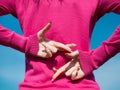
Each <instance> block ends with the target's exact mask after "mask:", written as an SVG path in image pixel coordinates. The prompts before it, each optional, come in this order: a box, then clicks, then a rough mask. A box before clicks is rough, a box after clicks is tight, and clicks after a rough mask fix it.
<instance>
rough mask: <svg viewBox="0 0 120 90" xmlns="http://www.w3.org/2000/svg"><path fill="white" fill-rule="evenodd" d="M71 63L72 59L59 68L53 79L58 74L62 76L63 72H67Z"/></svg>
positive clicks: (53, 78)
mask: <svg viewBox="0 0 120 90" xmlns="http://www.w3.org/2000/svg"><path fill="white" fill-rule="evenodd" d="M70 64H71V61H70V62H68V63H67V64H65V65H64V66H62V67H61V68H59V69H58V70H57V71H56V72H55V74H54V75H53V77H52V81H54V80H55V79H56V78H57V77H58V76H60V75H61V74H62V73H63V72H65V71H66V70H67V68H69V66H70Z"/></svg>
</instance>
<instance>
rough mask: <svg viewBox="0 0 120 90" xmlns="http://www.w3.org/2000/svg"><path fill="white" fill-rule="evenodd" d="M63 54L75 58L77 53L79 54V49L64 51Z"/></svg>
mask: <svg viewBox="0 0 120 90" xmlns="http://www.w3.org/2000/svg"><path fill="white" fill-rule="evenodd" d="M65 55H66V56H67V57H68V58H76V57H78V55H79V51H78V50H76V51H73V52H71V53H65Z"/></svg>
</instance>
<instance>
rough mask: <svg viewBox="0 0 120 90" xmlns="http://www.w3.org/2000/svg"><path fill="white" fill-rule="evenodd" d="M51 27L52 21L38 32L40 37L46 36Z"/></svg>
mask: <svg viewBox="0 0 120 90" xmlns="http://www.w3.org/2000/svg"><path fill="white" fill-rule="evenodd" d="M50 27H51V22H49V23H48V24H47V25H45V26H44V27H43V28H42V29H41V30H40V31H39V32H38V37H39V38H41V37H42V38H44V37H45V34H46V32H47V31H48V30H49V29H50Z"/></svg>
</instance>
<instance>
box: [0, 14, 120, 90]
mask: <svg viewBox="0 0 120 90" xmlns="http://www.w3.org/2000/svg"><path fill="white" fill-rule="evenodd" d="M0 24H2V25H3V26H5V27H7V28H10V29H11V30H13V31H15V32H16V33H18V34H20V35H22V32H21V29H20V26H19V23H18V21H17V20H16V19H15V18H13V17H12V16H11V15H7V16H2V17H0ZM119 24H120V16H119V15H116V14H113V13H110V14H108V15H105V16H104V17H103V18H101V19H100V20H99V22H98V23H97V24H96V27H95V28H94V33H93V36H92V40H91V49H95V48H97V47H98V46H100V45H101V43H102V41H105V40H106V39H107V38H108V37H109V36H110V35H111V34H112V33H113V32H114V30H115V29H116V27H117V26H118V25H119ZM24 69H25V58H24V54H23V53H21V52H19V51H16V50H14V49H11V48H8V47H4V46H0V90H17V89H18V84H19V83H20V82H21V81H22V80H23V79H24ZM94 73H95V78H96V81H97V82H98V83H99V85H100V87H101V90H119V89H120V75H119V74H120V54H117V55H116V56H115V57H113V58H111V59H110V60H109V61H108V62H106V63H105V64H104V65H103V66H101V67H100V68H99V69H98V70H96V71H94Z"/></svg>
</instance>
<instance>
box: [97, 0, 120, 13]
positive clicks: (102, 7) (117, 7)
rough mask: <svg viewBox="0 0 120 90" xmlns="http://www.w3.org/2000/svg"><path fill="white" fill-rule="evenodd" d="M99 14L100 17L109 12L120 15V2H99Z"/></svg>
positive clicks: (102, 0)
mask: <svg viewBox="0 0 120 90" xmlns="http://www.w3.org/2000/svg"><path fill="white" fill-rule="evenodd" d="M98 12H99V15H100V14H101V15H104V14H105V13H109V12H114V13H117V14H120V0H99V4H98Z"/></svg>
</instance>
